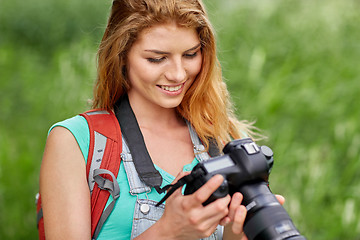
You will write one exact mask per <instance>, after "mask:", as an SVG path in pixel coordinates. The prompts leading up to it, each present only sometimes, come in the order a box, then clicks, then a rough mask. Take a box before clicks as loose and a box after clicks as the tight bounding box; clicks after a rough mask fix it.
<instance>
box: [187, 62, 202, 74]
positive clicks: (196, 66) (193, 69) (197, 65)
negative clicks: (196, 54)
mask: <svg viewBox="0 0 360 240" xmlns="http://www.w3.org/2000/svg"><path fill="white" fill-rule="evenodd" d="M201 67H202V58H199V59H197V60H196V61H194V62H193V63H192V64H190V69H189V74H190V75H191V76H192V77H196V76H197V75H198V73H199V72H200V70H201Z"/></svg>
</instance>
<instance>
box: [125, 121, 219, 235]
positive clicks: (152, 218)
mask: <svg viewBox="0 0 360 240" xmlns="http://www.w3.org/2000/svg"><path fill="white" fill-rule="evenodd" d="M187 124H188V127H189V132H190V136H191V140H192V143H193V145H194V153H195V156H196V158H197V159H198V161H199V162H202V161H204V160H207V159H209V158H210V156H209V155H208V153H207V152H205V151H204V149H205V148H204V146H203V145H202V143H201V141H200V139H199V138H198V136H197V134H196V133H195V131H194V130H193V128H192V127H191V125H190V124H189V123H188V122H187ZM122 142H123V143H122V146H123V152H122V154H121V159H122V161H123V163H124V167H125V171H126V175H127V178H128V181H129V185H130V194H131V195H135V196H138V194H141V193H149V192H150V191H151V188H150V187H148V186H147V185H145V183H144V182H142V181H141V179H140V177H139V175H138V173H137V171H136V169H135V165H134V162H133V161H132V156H131V154H130V151H129V148H128V146H127V143H126V141H125V139H124V138H123V139H122ZM156 203H157V202H155V201H153V200H149V199H139V198H137V200H136V204H135V211H134V218H133V225H132V231H131V239H133V238H136V237H137V236H139V235H140V234H141V233H143V232H144V231H145V230H146V229H148V228H149V227H150V226H152V225H153V224H154V223H155V222H156V221H157V220H159V219H160V218H161V216H162V214H163V212H164V209H165V205H164V204H161V205H160V206H159V207H155V205H156ZM222 232H223V227H222V226H220V225H219V226H218V227H217V228H216V230H215V232H214V233H213V234H212V235H211V236H210V237H208V238H204V240H205V239H206V240H220V239H222Z"/></svg>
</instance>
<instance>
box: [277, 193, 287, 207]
mask: <svg viewBox="0 0 360 240" xmlns="http://www.w3.org/2000/svg"><path fill="white" fill-rule="evenodd" d="M275 197H276V199H277V200H278V201H279V203H280V204H281V205H284V203H285V198H284V197H283V196H282V195H279V194H275Z"/></svg>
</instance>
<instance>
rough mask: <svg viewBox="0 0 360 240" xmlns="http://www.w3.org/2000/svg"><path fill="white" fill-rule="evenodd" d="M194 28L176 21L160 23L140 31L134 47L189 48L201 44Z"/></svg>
mask: <svg viewBox="0 0 360 240" xmlns="http://www.w3.org/2000/svg"><path fill="white" fill-rule="evenodd" d="M199 42H200V40H199V36H198V33H197V31H196V30H195V29H194V28H186V27H180V26H178V25H177V24H176V23H167V24H159V25H155V26H153V27H150V28H146V29H144V30H143V31H141V32H140V34H139V36H138V39H137V40H136V42H135V43H134V45H133V46H134V47H137V48H143V49H158V50H167V51H170V50H181V49H183V50H187V49H190V48H192V47H194V46H196V45H197V44H199Z"/></svg>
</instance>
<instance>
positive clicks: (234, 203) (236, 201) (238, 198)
mask: <svg viewBox="0 0 360 240" xmlns="http://www.w3.org/2000/svg"><path fill="white" fill-rule="evenodd" d="M242 199H243V196H242V194H241V193H239V192H236V193H234V194H233V196H232V198H231V202H230V206H229V217H230V219H231V220H234V216H235V211H236V209H237V208H238V207H239V206H240V205H241V202H242Z"/></svg>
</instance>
